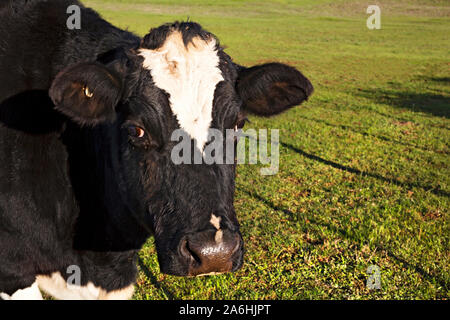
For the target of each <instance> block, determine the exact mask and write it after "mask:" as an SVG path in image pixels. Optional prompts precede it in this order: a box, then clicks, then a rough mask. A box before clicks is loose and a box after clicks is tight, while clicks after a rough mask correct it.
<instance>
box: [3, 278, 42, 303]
mask: <svg viewBox="0 0 450 320" xmlns="http://www.w3.org/2000/svg"><path fill="white" fill-rule="evenodd" d="M0 299H3V300H42V294H41V291H40V290H39V287H38V284H37V282H35V283H33V285H32V286H31V287H28V288H25V289H20V290H17V291H16V292H14V294H12V295H11V296H10V295H7V294H6V293H0Z"/></svg>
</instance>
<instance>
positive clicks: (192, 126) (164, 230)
mask: <svg viewBox="0 0 450 320" xmlns="http://www.w3.org/2000/svg"><path fill="white" fill-rule="evenodd" d="M73 4H76V5H78V6H79V7H80V8H81V29H80V30H77V29H75V30H70V29H68V28H67V25H66V22H67V18H68V14H67V13H66V12H67V8H68V7H69V6H70V5H73ZM312 91H313V88H312V85H311V84H310V83H309V81H308V80H307V79H306V78H305V77H304V76H303V75H302V74H301V73H300V72H298V71H297V70H295V69H294V68H291V67H288V66H285V65H281V64H268V65H262V66H256V67H253V68H244V67H241V66H238V65H236V64H234V63H233V62H232V60H231V58H230V57H229V56H228V55H227V54H226V53H225V52H224V51H223V49H222V48H221V47H220V46H219V44H218V42H217V41H216V38H215V37H214V36H213V35H212V34H210V33H208V32H206V31H204V30H203V29H201V27H200V26H199V25H197V24H195V23H175V24H169V25H164V26H161V27H160V28H157V29H152V31H151V32H150V33H149V34H148V35H147V36H145V37H144V38H143V39H141V38H139V37H137V36H135V35H133V34H132V33H130V32H127V31H123V30H120V29H118V28H116V27H114V26H112V25H110V24H109V23H108V22H106V21H104V20H103V19H101V18H100V17H99V15H98V14H97V13H95V12H94V11H93V10H91V9H88V8H85V7H83V5H82V4H81V3H78V2H76V1H66V0H61V1H46V0H14V1H12V0H10V1H3V2H2V3H1V4H0V292H2V295H1V296H0V297H3V298H8V297H13V298H14V297H24V296H25V297H26V295H27V294H30V297H31V296H32V297H36V296H39V292H38V289H37V288H38V287H39V288H41V289H43V290H45V291H46V292H48V293H49V294H51V295H53V296H55V297H56V298H61V299H66V298H67V299H82V298H87V299H108V298H113V299H116V298H129V297H130V296H131V295H132V292H133V291H132V287H133V284H134V282H135V278H136V274H137V268H136V265H135V260H136V257H137V256H136V255H137V250H139V249H140V248H141V246H142V245H143V243H144V242H145V241H146V239H147V238H148V237H149V236H151V235H154V236H155V243H156V249H157V252H158V259H159V262H160V267H161V271H163V272H165V273H169V274H174V275H191V276H192V275H194V276H195V275H202V274H210V273H223V272H228V271H235V270H237V269H239V268H240V267H241V265H242V261H243V243H242V237H241V235H240V233H239V225H238V222H237V219H236V217H235V211H234V207H233V197H234V195H233V193H234V177H235V164H231V165H230V164H226V165H215V164H213V165H211V164H209V165H206V164H202V165H197V166H192V165H175V164H174V163H172V161H171V159H170V154H171V152H170V150H171V149H172V148H173V146H174V145H175V143H174V142H171V141H170V135H171V133H172V132H173V131H174V130H177V129H182V130H184V131H185V132H187V133H188V135H189V136H190V138H191V139H192V143H193V146H194V149H195V150H197V152H200V153H201V152H202V150H203V148H204V146H205V145H206V144H207V143H208V130H209V129H211V128H214V129H219V130H222V131H224V130H225V129H232V128H236V127H242V126H241V125H240V122H241V119H242V114H243V110H244V109H245V108H247V109H248V111H249V112H253V113H256V114H262V115H266V116H268V115H273V114H277V113H280V112H282V111H284V110H286V109H288V108H290V107H292V106H294V105H297V104H300V103H301V102H302V101H303V100H305V99H307V98H308V96H309V95H310V94H311V93H312ZM73 267H76V270H79V271H80V274H79V276H80V278H79V280H80V282H79V283H76V285H75V286H72V285H71V284H70V281H71V279H72V280H73V279H74V278H73V277H71V276H73V272H72V271H73V270H74V269H73ZM27 288H28V289H27ZM14 294H15V295H14Z"/></svg>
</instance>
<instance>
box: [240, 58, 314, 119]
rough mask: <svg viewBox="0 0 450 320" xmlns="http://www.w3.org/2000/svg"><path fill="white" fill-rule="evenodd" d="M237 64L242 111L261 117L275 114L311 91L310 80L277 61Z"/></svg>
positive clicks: (300, 99)
mask: <svg viewBox="0 0 450 320" xmlns="http://www.w3.org/2000/svg"><path fill="white" fill-rule="evenodd" d="M237 67H238V73H239V76H238V82H237V85H236V86H237V92H238V94H239V95H240V97H241V100H242V101H243V104H244V105H243V107H244V109H245V110H247V111H249V112H252V113H255V114H257V115H262V116H272V115H276V114H279V113H281V112H283V111H285V110H287V109H289V108H291V107H293V106H296V105H299V104H301V103H302V102H303V101H304V100H307V99H308V97H309V96H310V95H311V94H312V93H313V91H314V88H313V86H312V84H311V82H310V81H309V80H308V79H307V78H306V77H305V76H304V75H303V74H301V73H300V72H299V71H298V70H297V69H295V68H292V67H290V66H287V65H285V64H281V63H268V64H263V65H259V66H254V67H251V68H245V67H241V66H237Z"/></svg>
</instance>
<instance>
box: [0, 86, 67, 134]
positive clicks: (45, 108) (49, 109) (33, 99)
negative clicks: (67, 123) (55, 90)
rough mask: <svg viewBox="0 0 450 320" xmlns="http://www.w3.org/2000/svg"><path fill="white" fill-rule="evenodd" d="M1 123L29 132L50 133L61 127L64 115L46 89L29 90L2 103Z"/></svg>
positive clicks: (0, 105)
mask: <svg viewBox="0 0 450 320" xmlns="http://www.w3.org/2000/svg"><path fill="white" fill-rule="evenodd" d="M0 124H2V125H4V126H6V127H8V128H10V129H14V130H17V131H21V132H24V133H28V134H48V133H51V132H55V131H58V130H60V129H61V126H62V124H63V115H61V114H60V113H59V112H57V111H56V110H55V109H54V104H53V102H52V100H51V99H50V97H49V96H48V92H47V91H45V90H29V91H25V92H22V93H19V94H17V95H15V96H12V97H10V98H8V99H6V100H4V101H3V102H1V103H0Z"/></svg>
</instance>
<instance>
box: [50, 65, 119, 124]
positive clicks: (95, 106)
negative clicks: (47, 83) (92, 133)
mask: <svg viewBox="0 0 450 320" xmlns="http://www.w3.org/2000/svg"><path fill="white" fill-rule="evenodd" d="M121 92H122V79H121V77H119V76H118V74H117V73H116V72H114V71H112V70H109V69H108V68H107V67H106V66H104V65H102V64H100V63H97V62H92V63H81V64H77V65H75V66H72V67H69V68H67V69H65V70H63V71H61V72H60V73H59V74H58V75H57V76H56V78H55V80H54V81H53V83H52V86H51V87H50V91H49V95H50V97H51V99H52V100H53V103H54V104H55V108H56V109H57V110H58V111H60V112H62V113H63V114H65V115H67V116H68V117H70V118H71V119H72V120H74V121H75V122H77V123H79V124H80V125H91V126H93V125H96V124H98V123H101V122H105V121H110V122H112V121H114V119H115V117H116V111H115V107H116V105H117V104H118V102H119V100H120V97H121Z"/></svg>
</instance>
